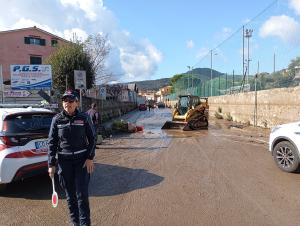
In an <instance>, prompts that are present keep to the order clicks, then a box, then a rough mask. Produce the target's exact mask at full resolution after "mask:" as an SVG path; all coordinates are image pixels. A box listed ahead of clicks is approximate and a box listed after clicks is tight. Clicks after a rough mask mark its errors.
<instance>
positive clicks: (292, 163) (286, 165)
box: [273, 141, 300, 173]
mask: <svg viewBox="0 0 300 226" xmlns="http://www.w3.org/2000/svg"><path fill="white" fill-rule="evenodd" d="M273 158H274V160H275V162H276V164H277V166H278V167H279V168H280V169H281V170H283V171H285V172H289V173H292V172H296V171H297V170H298V169H299V163H300V160H299V154H298V150H297V149H296V147H295V146H294V145H293V144H291V143H290V142H288V141H282V142H279V143H278V144H277V145H276V146H275V148H274V150H273Z"/></svg>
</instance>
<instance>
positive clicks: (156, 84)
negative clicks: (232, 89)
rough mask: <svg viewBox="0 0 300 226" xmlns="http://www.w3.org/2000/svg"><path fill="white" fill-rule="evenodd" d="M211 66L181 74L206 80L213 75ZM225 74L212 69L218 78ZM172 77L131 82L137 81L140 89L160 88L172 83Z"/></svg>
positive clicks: (214, 76)
mask: <svg viewBox="0 0 300 226" xmlns="http://www.w3.org/2000/svg"><path fill="white" fill-rule="evenodd" d="M210 73H211V71H210V68H195V69H193V70H191V71H187V72H185V73H182V74H181V75H182V76H183V77H186V78H187V77H193V78H195V79H197V80H198V81H202V82H204V81H206V80H209V79H210V76H211V74H210ZM221 75H223V73H221V72H219V71H216V70H212V77H213V78H216V77H219V76H221ZM171 79H172V78H161V79H156V80H144V81H135V82H130V83H136V84H137V87H138V88H139V90H143V91H145V90H157V91H158V90H159V89H160V88H161V87H164V86H168V85H171ZM196 84H198V82H196V81H195V85H196Z"/></svg>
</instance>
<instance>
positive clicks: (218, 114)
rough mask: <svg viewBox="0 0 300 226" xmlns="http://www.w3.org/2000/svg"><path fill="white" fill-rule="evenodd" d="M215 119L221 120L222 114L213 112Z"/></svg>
mask: <svg viewBox="0 0 300 226" xmlns="http://www.w3.org/2000/svg"><path fill="white" fill-rule="evenodd" d="M215 117H216V118H217V119H223V115H222V114H220V113H219V112H217V111H216V112H215Z"/></svg>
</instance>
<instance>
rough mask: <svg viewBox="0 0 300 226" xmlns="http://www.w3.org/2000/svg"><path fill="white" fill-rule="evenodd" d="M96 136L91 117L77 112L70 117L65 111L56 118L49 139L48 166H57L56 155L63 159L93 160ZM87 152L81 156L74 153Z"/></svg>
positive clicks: (53, 120)
mask: <svg viewBox="0 0 300 226" xmlns="http://www.w3.org/2000/svg"><path fill="white" fill-rule="evenodd" d="M96 140H97V137H96V134H95V132H94V129H93V127H92V122H91V119H90V117H89V116H88V115H87V114H86V113H83V112H79V111H78V110H76V112H75V115H73V116H70V115H68V114H67V113H66V112H65V111H62V112H61V113H59V114H57V115H56V116H54V118H53V119H52V123H51V128H50V132H49V138H48V146H49V151H48V165H49V167H50V166H55V165H56V154H57V153H61V156H62V157H66V158H68V157H69V158H70V157H75V156H77V157H83V158H86V159H91V160H92V159H93V158H94V156H95V146H96ZM85 149H87V151H85V152H82V153H80V154H74V152H78V151H82V150H85Z"/></svg>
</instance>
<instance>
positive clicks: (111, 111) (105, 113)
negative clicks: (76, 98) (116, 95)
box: [82, 97, 137, 122]
mask: <svg viewBox="0 0 300 226" xmlns="http://www.w3.org/2000/svg"><path fill="white" fill-rule="evenodd" d="M93 102H95V103H96V105H97V110H98V111H99V114H100V118H101V121H102V122H105V121H107V120H110V119H113V118H116V117H119V116H121V115H123V114H126V113H127V112H130V111H132V110H134V109H136V108H137V105H136V104H135V103H133V102H120V101H111V100H99V99H94V98H90V97H83V98H82V104H83V106H82V110H83V111H87V110H88V109H89V108H90V106H91V104H92V103H93Z"/></svg>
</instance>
